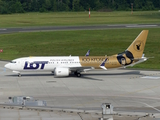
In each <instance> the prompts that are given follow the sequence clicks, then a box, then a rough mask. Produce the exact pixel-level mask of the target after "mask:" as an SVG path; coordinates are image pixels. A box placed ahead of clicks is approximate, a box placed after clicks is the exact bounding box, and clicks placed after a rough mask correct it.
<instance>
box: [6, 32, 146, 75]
mask: <svg viewBox="0 0 160 120" xmlns="http://www.w3.org/2000/svg"><path fill="white" fill-rule="evenodd" d="M147 36H148V30H142V31H141V33H140V34H139V35H138V36H137V38H136V39H135V40H134V41H133V42H132V43H131V45H130V46H129V47H128V48H127V49H126V50H125V51H124V52H122V53H118V54H115V55H112V56H49V57H47V56H39V57H22V58H17V59H14V60H12V61H11V62H10V63H7V64H6V65H5V68H8V69H10V70H12V71H13V72H14V73H16V74H18V76H19V77H20V76H21V72H27V71H50V72H52V73H54V76H55V77H65V76H69V75H70V74H71V73H74V74H75V75H76V76H77V77H80V76H81V72H86V71H89V70H94V69H103V70H108V69H111V68H126V67H128V66H133V65H136V64H138V63H141V62H144V61H146V60H147V59H148V58H147V57H144V54H143V51H144V48H145V44H146V40H147Z"/></svg>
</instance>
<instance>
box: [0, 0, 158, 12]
mask: <svg viewBox="0 0 160 120" xmlns="http://www.w3.org/2000/svg"><path fill="white" fill-rule="evenodd" d="M131 3H133V9H134V10H159V9H160V0H0V14H10V13H24V12H48V11H53V12H56V11H88V10H89V8H90V9H91V10H93V11H116V10H123V11H129V10H131Z"/></svg>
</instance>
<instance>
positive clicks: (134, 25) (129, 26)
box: [126, 25, 158, 27]
mask: <svg viewBox="0 0 160 120" xmlns="http://www.w3.org/2000/svg"><path fill="white" fill-rule="evenodd" d="M156 26H158V25H129V26H126V27H156Z"/></svg>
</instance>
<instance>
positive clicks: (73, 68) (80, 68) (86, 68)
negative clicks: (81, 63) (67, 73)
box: [69, 67, 95, 72]
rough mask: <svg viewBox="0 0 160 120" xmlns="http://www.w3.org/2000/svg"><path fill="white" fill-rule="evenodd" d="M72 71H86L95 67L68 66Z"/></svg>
mask: <svg viewBox="0 0 160 120" xmlns="http://www.w3.org/2000/svg"><path fill="white" fill-rule="evenodd" d="M69 68H70V70H71V71H72V72H75V71H78V72H86V71H89V70H93V69H95V68H94V67H69Z"/></svg>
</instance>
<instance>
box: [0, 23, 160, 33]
mask: <svg viewBox="0 0 160 120" xmlns="http://www.w3.org/2000/svg"><path fill="white" fill-rule="evenodd" d="M159 27H160V24H104V25H86V26H41V27H21V28H20V27H19V28H16V27H15V28H0V34H6V33H7V34H8V33H15V32H36V31H66V30H104V29H122V28H123V29H124V28H159Z"/></svg>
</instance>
